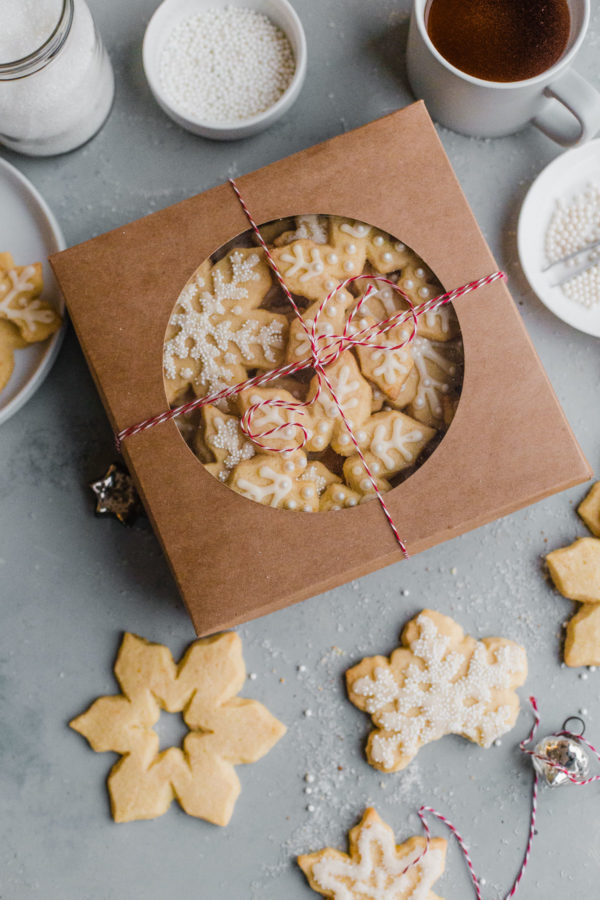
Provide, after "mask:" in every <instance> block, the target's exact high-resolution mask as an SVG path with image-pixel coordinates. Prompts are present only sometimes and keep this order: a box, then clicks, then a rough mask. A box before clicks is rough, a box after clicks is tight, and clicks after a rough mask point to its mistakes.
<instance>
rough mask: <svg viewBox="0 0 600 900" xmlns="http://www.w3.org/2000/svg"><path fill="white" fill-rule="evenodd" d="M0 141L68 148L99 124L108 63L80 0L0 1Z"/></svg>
mask: <svg viewBox="0 0 600 900" xmlns="http://www.w3.org/2000/svg"><path fill="white" fill-rule="evenodd" d="M0 22H2V27H1V29H0V143H2V144H4V145H5V146H6V147H9V148H10V149H11V150H16V151H18V152H19V153H26V154H28V155H30V156H51V155H53V154H55V153H66V152H67V151H68V150H73V149H75V147H79V146H80V145H81V144H83V143H85V142H86V141H87V140H89V139H90V138H91V137H92V136H93V135H94V134H95V133H96V132H97V131H98V130H99V129H100V128H101V126H102V125H103V124H104V122H105V120H106V118H107V116H108V114H109V112H110V109H111V105H112V101H113V96H114V76H113V71H112V67H111V64H110V60H109V58H108V55H107V53H106V50H105V49H104V46H103V44H102V41H101V40H100V38H99V36H98V32H97V31H96V28H95V26H94V21H93V19H92V16H91V13H90V11H89V9H88V7H87V5H86V3H85V0H0Z"/></svg>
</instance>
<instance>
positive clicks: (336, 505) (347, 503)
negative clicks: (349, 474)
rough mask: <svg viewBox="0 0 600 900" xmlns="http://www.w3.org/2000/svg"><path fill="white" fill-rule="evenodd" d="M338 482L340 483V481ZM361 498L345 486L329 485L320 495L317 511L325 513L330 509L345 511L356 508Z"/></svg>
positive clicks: (360, 495)
mask: <svg viewBox="0 0 600 900" xmlns="http://www.w3.org/2000/svg"><path fill="white" fill-rule="evenodd" d="M338 480H340V481H341V479H338ZM362 496H363V495H362V494H359V493H358V491H353V490H352V488H349V487H348V486H347V485H346V484H331V485H330V486H329V487H328V488H327V489H326V490H325V491H324V492H323V494H322V495H321V501H320V503H319V510H320V511H321V512H327V511H329V510H331V509H347V508H349V507H354V506H358V504H359V503H360V501H361V498H362Z"/></svg>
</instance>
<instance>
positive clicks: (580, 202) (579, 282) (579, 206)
mask: <svg viewBox="0 0 600 900" xmlns="http://www.w3.org/2000/svg"><path fill="white" fill-rule="evenodd" d="M598 240H600V185H598V184H590V185H588V187H587V188H586V189H585V190H584V191H583V192H582V193H580V194H577V195H576V196H575V197H573V199H572V200H571V201H570V202H568V203H566V202H564V201H559V202H558V203H557V206H556V211H555V213H554V215H553V216H552V220H551V222H550V225H549V226H548V231H547V232H546V256H547V258H548V262H549V263H554V262H557V261H558V260H560V259H564V258H565V257H566V256H569V255H570V254H572V253H575V252H577V251H579V250H583V249H584V248H585V247H587V246H589V245H590V244H593V243H595V242H596V241H598ZM599 259H600V254H599V253H598V249H596V250H592V251H590V252H589V253H588V254H587V262H588V264H589V268H587V269H586V270H585V271H584V272H580V273H579V274H574V277H573V278H570V279H569V280H568V281H566V282H565V283H564V284H563V285H562V291H563V293H564V294H565V296H566V297H568V298H569V299H570V300H574V301H575V302H576V303H580V304H581V305H582V306H585V307H587V308H588V309H589V308H590V307H592V306H596V305H597V304H599V303H600V265H597V264H596V263H597V261H598V260H599ZM579 262H581V260H579ZM576 263H577V260H575V259H574V260H572V264H573V265H575V264H576Z"/></svg>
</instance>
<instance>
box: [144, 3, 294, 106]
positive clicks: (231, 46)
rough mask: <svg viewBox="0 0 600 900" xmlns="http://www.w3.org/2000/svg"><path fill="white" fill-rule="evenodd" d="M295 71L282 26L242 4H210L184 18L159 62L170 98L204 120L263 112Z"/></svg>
mask: <svg viewBox="0 0 600 900" xmlns="http://www.w3.org/2000/svg"><path fill="white" fill-rule="evenodd" d="M294 71H295V60H294V53H293V51H292V48H291V45H290V42H289V40H288V38H287V37H286V35H285V34H284V33H283V31H281V29H280V28H278V27H277V26H276V25H274V24H273V22H271V20H270V19H269V18H268V17H267V16H265V15H262V14H261V13H257V12H255V11H254V10H251V9H246V8H243V7H242V8H240V7H224V8H219V9H208V10H206V11H205V12H202V13H198V14H197V15H195V16H192V17H190V18H188V19H185V20H184V21H182V22H180V23H179V24H178V25H176V26H175V27H174V28H173V30H172V32H171V34H170V36H169V38H168V40H167V41H166V43H165V46H164V49H163V52H162V57H161V61H160V78H161V82H162V86H163V89H164V90H165V93H166V94H167V95H168V96H169V99H170V101H171V102H172V103H173V104H174V105H175V106H177V107H178V108H179V109H180V110H181V112H182V113H185V114H186V115H187V116H192V117H194V118H195V119H198V120H200V121H205V122H236V121H243V120H245V119H249V118H251V117H252V116H255V115H258V114H259V113H262V112H264V111H265V110H267V109H269V107H271V106H273V104H274V103H276V102H277V100H278V99H279V98H280V97H281V95H282V94H283V93H284V92H285V90H286V88H287V87H288V86H289V84H290V82H291V80H292V78H293V76H294Z"/></svg>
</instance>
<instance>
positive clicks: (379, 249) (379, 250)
mask: <svg viewBox="0 0 600 900" xmlns="http://www.w3.org/2000/svg"><path fill="white" fill-rule="evenodd" d="M367 259H368V261H369V263H370V264H371V266H372V267H373V269H374V270H375V271H376V272H380V273H381V274H382V275H387V274H388V273H389V272H395V271H397V270H398V269H403V268H404V266H406V265H408V264H409V263H411V262H414V261H415V260H417V259H418V257H417V256H416V254H415V253H413V251H412V250H411V249H410V248H409V247H407V246H406V244H404V243H402V241H397V240H396V239H395V238H393V237H391V235H389V234H386V233H385V232H384V231H379V229H377V228H372V229H371V232H370V234H369V239H368V243H367Z"/></svg>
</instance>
